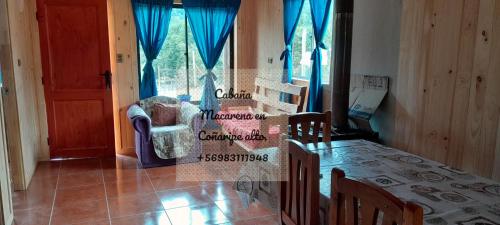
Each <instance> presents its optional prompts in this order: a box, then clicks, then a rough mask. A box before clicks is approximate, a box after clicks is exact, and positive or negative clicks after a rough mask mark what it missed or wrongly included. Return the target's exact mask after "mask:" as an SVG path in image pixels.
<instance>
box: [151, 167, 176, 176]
mask: <svg viewBox="0 0 500 225" xmlns="http://www.w3.org/2000/svg"><path fill="white" fill-rule="evenodd" d="M146 172H147V173H148V175H149V177H150V178H151V179H153V178H158V177H167V176H171V175H175V172H176V167H175V166H164V167H155V168H149V169H146Z"/></svg>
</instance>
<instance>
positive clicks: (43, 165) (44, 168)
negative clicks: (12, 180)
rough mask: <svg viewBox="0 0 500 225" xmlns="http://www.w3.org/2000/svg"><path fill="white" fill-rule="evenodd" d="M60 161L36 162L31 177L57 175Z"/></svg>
mask: <svg viewBox="0 0 500 225" xmlns="http://www.w3.org/2000/svg"><path fill="white" fill-rule="evenodd" d="M60 167H61V162H60V161H45V162H38V165H37V167H36V170H35V173H34V174H33V178H42V177H51V176H57V175H59V169H60Z"/></svg>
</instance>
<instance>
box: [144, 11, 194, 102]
mask: <svg viewBox="0 0 500 225" xmlns="http://www.w3.org/2000/svg"><path fill="white" fill-rule="evenodd" d="M169 26H170V27H169V31H168V35H167V40H165V43H164V44H163V47H162V50H161V51H160V54H159V55H158V57H157V59H156V60H155V61H154V63H153V67H154V69H155V71H156V73H157V84H158V95H163V96H169V97H177V95H180V94H187V80H186V76H187V74H186V56H185V52H186V41H185V36H184V35H185V31H186V29H185V15H184V9H182V8H174V9H173V10H172V17H171V19H170V25H169ZM140 54H141V55H140V58H141V70H142V68H144V65H145V64H146V57H145V55H144V51H143V50H142V46H141V48H140ZM141 72H142V71H141ZM141 74H142V73H141ZM141 76H142V75H141Z"/></svg>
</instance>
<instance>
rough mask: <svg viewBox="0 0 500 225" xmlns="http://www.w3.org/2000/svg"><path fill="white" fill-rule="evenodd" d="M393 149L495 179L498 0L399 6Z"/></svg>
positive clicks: (499, 125) (499, 170) (499, 149)
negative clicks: (400, 19)
mask: <svg viewBox="0 0 500 225" xmlns="http://www.w3.org/2000/svg"><path fill="white" fill-rule="evenodd" d="M399 65H400V66H399V67H400V68H399V76H398V79H397V93H396V99H397V100H396V101H397V102H396V116H395V117H396V119H395V132H394V133H395V138H394V145H395V146H396V147H398V148H402V149H407V150H408V151H409V152H412V153H416V154H419V155H422V156H424V157H427V158H431V159H434V160H437V161H440V162H443V163H446V164H449V165H451V166H453V167H456V168H460V169H464V170H466V171H469V172H473V173H476V174H479V175H482V176H486V177H492V178H495V179H497V180H500V166H499V165H500V120H499V116H500V1H496V0H403V9H402V21H401V44H400V62H399Z"/></svg>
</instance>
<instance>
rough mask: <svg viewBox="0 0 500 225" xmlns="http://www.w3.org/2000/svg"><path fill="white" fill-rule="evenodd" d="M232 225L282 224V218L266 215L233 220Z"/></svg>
mask: <svg viewBox="0 0 500 225" xmlns="http://www.w3.org/2000/svg"><path fill="white" fill-rule="evenodd" d="M232 225H280V220H279V217H278V216H266V217H260V218H252V219H247V220H239V221H234V222H232Z"/></svg>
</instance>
